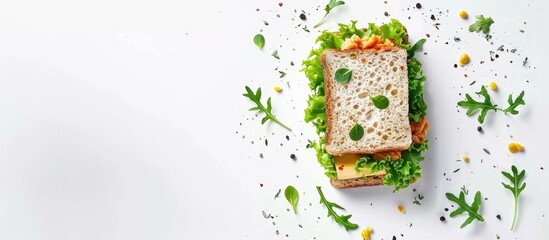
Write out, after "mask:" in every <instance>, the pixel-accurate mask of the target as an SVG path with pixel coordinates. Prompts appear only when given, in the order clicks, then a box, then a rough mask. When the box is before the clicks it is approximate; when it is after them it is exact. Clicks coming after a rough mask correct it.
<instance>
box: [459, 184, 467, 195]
mask: <svg viewBox="0 0 549 240" xmlns="http://www.w3.org/2000/svg"><path fill="white" fill-rule="evenodd" d="M461 191H462V192H463V193H465V195H468V194H469V190H467V188H466V187H465V185H463V186H461Z"/></svg>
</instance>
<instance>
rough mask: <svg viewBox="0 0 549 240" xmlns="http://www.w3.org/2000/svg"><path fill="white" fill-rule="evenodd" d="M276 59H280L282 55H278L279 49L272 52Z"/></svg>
mask: <svg viewBox="0 0 549 240" xmlns="http://www.w3.org/2000/svg"><path fill="white" fill-rule="evenodd" d="M271 56H273V57H274V58H276V59H280V56H278V50H274V52H273V53H272V54H271Z"/></svg>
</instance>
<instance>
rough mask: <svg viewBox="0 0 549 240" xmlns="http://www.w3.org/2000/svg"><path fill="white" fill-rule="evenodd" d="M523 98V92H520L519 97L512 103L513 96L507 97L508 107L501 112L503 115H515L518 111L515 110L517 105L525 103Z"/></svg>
mask: <svg viewBox="0 0 549 240" xmlns="http://www.w3.org/2000/svg"><path fill="white" fill-rule="evenodd" d="M523 97H524V91H522V92H520V94H519V96H518V97H517V98H516V99H515V101H513V94H510V95H509V98H508V99H507V102H508V103H509V107H508V108H506V109H504V110H503V111H504V112H505V113H510V114H512V115H517V114H518V113H519V111H517V110H515V108H517V107H518V106H519V105H526V102H524V100H522V98H523Z"/></svg>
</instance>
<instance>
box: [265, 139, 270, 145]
mask: <svg viewBox="0 0 549 240" xmlns="http://www.w3.org/2000/svg"><path fill="white" fill-rule="evenodd" d="M265 146H269V140H267V139H266V138H265Z"/></svg>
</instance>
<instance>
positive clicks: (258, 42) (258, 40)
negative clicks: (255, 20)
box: [254, 34, 265, 49]
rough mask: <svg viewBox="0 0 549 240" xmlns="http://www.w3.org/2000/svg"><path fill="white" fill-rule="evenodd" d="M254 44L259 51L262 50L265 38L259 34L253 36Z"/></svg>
mask: <svg viewBox="0 0 549 240" xmlns="http://www.w3.org/2000/svg"><path fill="white" fill-rule="evenodd" d="M254 43H255V45H256V46H257V47H259V49H263V46H265V37H263V35H261V34H256V35H255V36H254Z"/></svg>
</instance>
